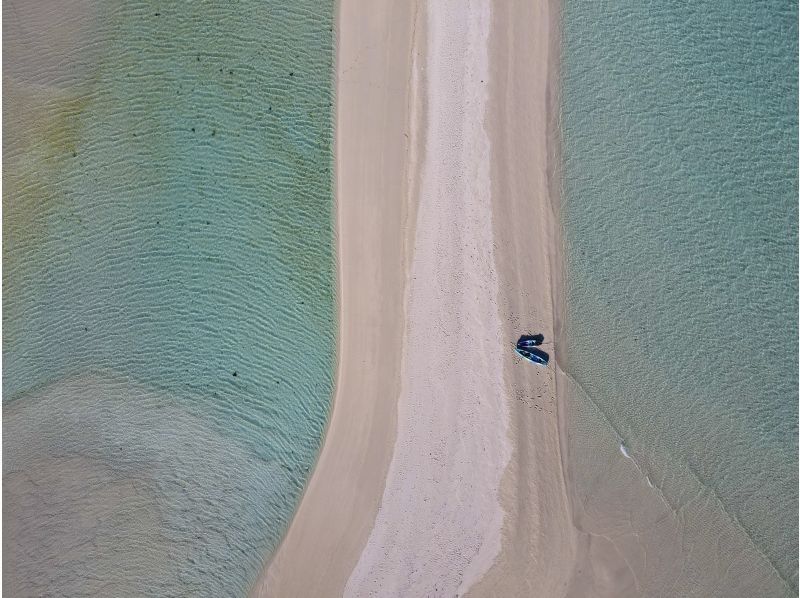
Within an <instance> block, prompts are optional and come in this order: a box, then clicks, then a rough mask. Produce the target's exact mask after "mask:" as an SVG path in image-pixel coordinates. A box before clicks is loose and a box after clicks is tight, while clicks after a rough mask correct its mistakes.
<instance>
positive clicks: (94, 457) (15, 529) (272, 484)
mask: <svg viewBox="0 0 800 598" xmlns="http://www.w3.org/2000/svg"><path fill="white" fill-rule="evenodd" d="M98 6H99V8H97V9H96V10H97V12H94V14H92V15H91V17H90V20H89V22H90V24H91V25H90V26H89V27H88V30H87V31H84V32H83V34H84V35H86V38H85V39H86V40H87V41H86V43H80V44H77V46H76V49H74V51H73V52H72V53H71V54H69V55H65V56H64V57H63V63H59V61H58V60H56V61H55V64H58V65H59V66H58V67H57V68H55V70H53V71H52V72H35V71H31V70H26V68H24V67H20V66H19V65H17V66H16V67H15V65H14V61H15V60H20V61H22V60H23V59H24V57H23V58H20V56H22V54H24V52H25V47H26V46H25V45H24V44H22V45H19V39H20V38H24V36H25V35H29V36H31V37H32V38H35V37H36V35H37V32H36V31H35V30H32V31H28V32H26V31H25V27H28V28H29V29H30V28H31V27H32V25H31V23H25V22H24V15H23V16H22V17H19V19H20V20H18V21H15V20H14V19H15V17H18V16H19V15H17V14H15V12H14V11H13V10H12V9H14V8H15V7H14V6H13V3H12V6H10V7H9V9H8V12H7V13H6V19H5V21H4V22H5V24H4V27H5V29H6V31H7V33H6V36H5V37H6V39H7V40H8V39H9V33H8V31H11V33H12V35H11V37H12V38H14V39H16V40H17V42H14V40H11V41H7V45H6V49H7V52H6V60H7V63H6V76H7V77H6V79H5V80H4V91H5V92H6V93H5V96H6V102H5V104H4V133H5V135H4V141H5V143H4V146H5V147H4V157H5V169H4V198H3V207H4V232H3V237H4V238H3V241H4V264H3V265H4V268H3V307H4V311H3V332H4V340H3V361H4V363H3V365H4V369H3V386H4V389H3V404H4V430H3V432H4V434H3V456H4V471H3V474H4V532H5V533H4V535H3V548H4V551H3V554H4V571H5V572H6V574H5V576H4V587H5V588H6V589H7V591H9V594H10V595H17V596H22V595H34V594H35V595H39V594H40V593H42V592H44V593H46V594H48V595H64V596H66V595H78V594H80V595H84V594H87V595H88V594H92V595H107V596H112V595H113V596H128V595H149V596H156V595H157V596H173V595H175V596H177V595H181V596H184V595H193V596H201V595H202V596H214V597H217V596H230V595H243V594H244V592H245V591H246V589H247V588H248V586H249V585H250V584H251V583H252V582H253V581H254V578H255V576H256V574H257V572H258V571H259V569H260V567H261V564H262V561H263V560H264V559H265V558H267V557H268V556H269V554H270V552H271V551H272V549H274V548H275V546H276V545H277V543H278V542H279V540H280V538H281V535H282V533H283V532H284V530H285V527H286V525H287V523H288V521H289V519H290V517H291V514H292V512H293V510H294V508H295V506H296V503H297V501H298V499H299V496H300V494H301V492H302V488H303V485H304V483H305V480H306V477H307V475H308V472H309V468H310V467H312V465H313V462H314V460H315V458H316V455H317V451H318V448H319V445H320V439H321V435H322V432H323V428H324V424H325V421H326V417H327V413H328V407H329V400H330V396H331V390H332V384H333V366H334V359H335V358H334V340H335V329H336V322H335V288H334V284H335V261H334V255H333V248H332V245H333V231H332V222H333V221H332V208H333V197H332V193H333V191H332V182H331V181H332V177H331V168H332V141H331V131H332V126H331V119H332V108H331V106H332V68H333V67H332V64H333V39H332V38H333V33H332V19H333V3H332V2H331V1H329V0H325V1H323V2H318V1H313V2H312V1H309V0H297V1H293V2H273V1H267V2H252V1H249V0H245V1H241V2H236V3H229V2H215V1H203V2H199V1H198V2H180V3H175V2H166V3H164V2H123V3H98ZM9 15H10V16H9ZM87 18H88V17H87ZM14 27H17V29H13V28H14ZM23 41H24V39H23ZM29 41H30V40H29ZM14 43H17V45H16V46H15V45H14ZM31 43H33V42H31ZM37 43H38V42H37ZM34 45H35V44H34ZM20 47H22V48H23V49H22V50H19V48H20ZM78 67H79V68H78ZM62 70H63V72H64V73H67V74H69V76H67V75H64V76H63V77H62V76H61V75H60V73H61V72H62ZM73 71H75V72H77V71H80V73H79V75H75V72H73Z"/></svg>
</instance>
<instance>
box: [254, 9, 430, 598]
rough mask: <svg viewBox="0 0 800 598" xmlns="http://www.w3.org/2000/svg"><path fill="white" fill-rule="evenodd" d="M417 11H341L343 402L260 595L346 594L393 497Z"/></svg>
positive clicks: (337, 404)
mask: <svg viewBox="0 0 800 598" xmlns="http://www.w3.org/2000/svg"><path fill="white" fill-rule="evenodd" d="M413 9H414V7H413V6H412V5H411V4H410V3H407V2H402V1H391V0H377V1H374V2H370V3H369V5H363V3H358V2H355V1H352V0H342V1H341V2H340V3H339V18H338V27H339V29H338V39H339V43H338V53H337V62H338V64H337V100H336V101H337V108H336V156H337V163H336V178H337V181H336V194H337V195H336V198H337V216H338V222H337V231H338V236H339V238H338V261H339V304H340V305H339V318H340V321H339V355H338V359H339V364H338V372H337V388H336V395H335V399H334V406H333V412H332V416H331V421H330V424H329V428H328V431H327V434H326V437H325V442H324V447H323V449H322V452H321V454H320V458H319V461H318V463H317V466H316V469H315V471H314V472H313V475H312V477H311V480H310V482H309V485H308V487H307V489H306V492H305V495H304V497H303V499H302V501H301V504H300V507H299V509H298V511H297V513H296V515H295V519H294V521H293V522H292V524H291V526H290V528H289V531H288V533H287V535H286V537H285V539H284V541H283V543H282V544H281V546H280V548H279V549H278V551H277V553H276V554H275V555H274V557H273V559H272V562H271V563H269V564H268V566H267V568H266V569H265V571H264V572H263V573H262V575H261V577H260V579H259V580H258V582H257V584H256V586H255V587H254V588H253V590H252V592H251V595H253V596H303V597H309V598H310V597H315V596H336V595H341V592H342V588H344V585H345V582H346V580H347V577H348V576H349V574H350V571H351V570H352V568H353V567H354V566H355V564H356V562H357V560H358V557H359V554H360V551H361V548H362V546H363V544H364V542H365V541H366V538H367V536H368V534H369V531H370V527H371V525H372V521H373V520H374V517H375V513H376V512H377V509H378V503H379V500H380V496H381V493H382V491H383V483H384V477H385V473H386V468H387V466H388V463H389V458H390V455H391V447H392V443H393V439H394V429H395V408H396V401H397V394H398V385H399V372H400V356H401V346H402V337H403V329H404V325H403V296H404V295H403V285H404V282H405V277H406V274H405V271H406V268H405V261H406V260H405V257H404V255H405V253H404V252H405V238H406V230H405V229H406V222H407V183H406V182H407V178H408V172H407V164H406V155H407V150H408V137H407V135H406V132H407V126H408V117H407V106H408V105H409V98H408V97H407V94H408V87H407V83H408V76H409V74H410V59H411V40H412V28H411V27H412V16H413Z"/></svg>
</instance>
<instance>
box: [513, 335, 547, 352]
mask: <svg viewBox="0 0 800 598" xmlns="http://www.w3.org/2000/svg"><path fill="white" fill-rule="evenodd" d="M543 342H544V334H523V335H522V336H521V337H519V340H518V341H517V347H518V348H519V349H525V348H526V347H535V346H537V345H541V344H542V343H543Z"/></svg>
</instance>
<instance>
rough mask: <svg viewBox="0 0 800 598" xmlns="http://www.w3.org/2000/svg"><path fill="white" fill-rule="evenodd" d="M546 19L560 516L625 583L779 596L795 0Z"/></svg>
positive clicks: (786, 436) (793, 367)
mask: <svg viewBox="0 0 800 598" xmlns="http://www.w3.org/2000/svg"><path fill="white" fill-rule="evenodd" d="M563 29H564V38H563V64H562V69H563V70H562V76H563V82H562V83H563V97H562V101H563V104H562V132H563V143H564V164H563V169H564V170H563V186H564V189H563V198H562V221H563V227H564V236H565V259H566V265H567V288H566V299H567V308H566V309H567V312H566V318H565V322H566V323H565V330H564V332H565V339H566V342H565V346H564V347H562V354H561V357H562V359H563V360H564V361H563V364H562V365H563V367H564V369H565V371H566V373H567V374H568V377H569V379H568V387H569V388H568V391H569V392H568V395H569V397H568V398H569V412H570V415H569V417H570V422H569V441H568V450H569V451H570V455H571V460H572V462H573V464H574V465H573V466H572V468H571V471H570V475H571V477H572V479H573V489H572V492H573V500H574V504H575V507H576V513H577V515H576V517H577V520H578V522H579V524H580V525H581V526H582V527H583V528H584V529H585V530H587V531H589V532H591V533H593V534H595V535H596V536H604V537H608V538H612V539H613V540H614V542H615V543H616V544H617V547H618V550H620V552H621V553H622V554H623V555H624V556H625V557H626V558H627V559H628V561H629V563H630V565H631V568H632V569H633V570H634V571H635V574H636V577H637V579H636V580H635V586H636V587H637V588H638V590H637V594H638V595H651V596H726V597H729V596H783V595H787V596H788V595H796V594H797V586H798V578H797V556H798V555H797V545H798V544H797V543H798V530H797V512H798V490H797V489H798V457H797V455H798V435H797V433H798V377H797V373H798V353H797V340H798V328H797V322H798V303H797V297H798V278H797V272H798V258H797V256H798V230H797V223H798V212H797V201H798V199H797V198H798V178H797V164H798V151H797V139H798V123H797V93H798V88H797V52H798V45H797V36H798V31H797V4H796V3H794V2H780V1H777V0H767V1H765V2H733V1H720V0H714V1H705V2H690V3H678V2H667V3H643V2H636V1H632V0H622V1H615V2H606V1H603V2H578V1H576V0H567V1H566V2H565V4H564V12H563ZM621 444H624V446H625V448H626V450H627V452H628V454H629V455H630V457H631V459H626V458H625V456H624V455H623V453H622V451H621V450H620V445H621Z"/></svg>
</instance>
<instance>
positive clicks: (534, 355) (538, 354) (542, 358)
mask: <svg viewBox="0 0 800 598" xmlns="http://www.w3.org/2000/svg"><path fill="white" fill-rule="evenodd" d="M514 351H516V353H517V355H519V356H520V357H522V358H524V359H527V360H528V361H531V362H533V363H538V364H539V365H547V362H548V361H550V356H549V355H548V354H547V353H545V352H544V351H542V350H541V349H537V348H536V347H530V348H528V349H520V348H519V347H517V348H515V349H514Z"/></svg>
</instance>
